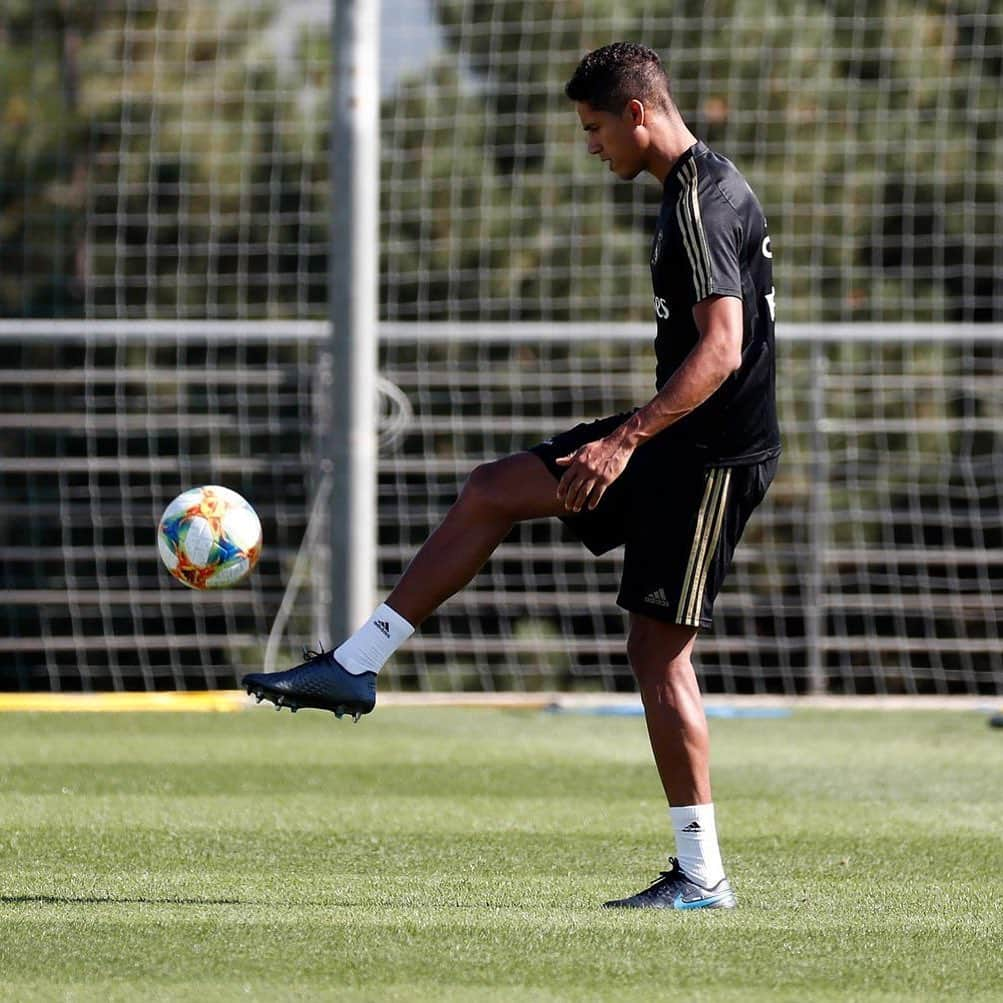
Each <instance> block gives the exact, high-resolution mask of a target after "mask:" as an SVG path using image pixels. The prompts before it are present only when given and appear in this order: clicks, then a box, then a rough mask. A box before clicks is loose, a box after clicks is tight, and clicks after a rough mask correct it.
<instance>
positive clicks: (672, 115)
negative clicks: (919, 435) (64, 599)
mask: <svg viewBox="0 0 1003 1003" xmlns="http://www.w3.org/2000/svg"><path fill="white" fill-rule="evenodd" d="M565 93H566V95H567V97H568V98H569V99H570V100H571V101H573V102H574V103H575V107H576V110H577V113H578V117H579V119H580V121H581V125H582V128H583V129H584V130H585V135H586V139H587V143H588V152H589V153H591V154H593V155H594V156H596V157H598V158H599V159H600V160H601V161H602V162H603V163H605V164H608V165H609V170H610V171H612V172H613V173H614V174H615V175H616V176H617V177H618V178H620V179H622V180H632V179H634V178H636V177H637V176H638V175H639V174H641V173H642V172H646V173H648V174H650V175H652V176H653V177H654V178H655V179H656V180H657V181H658V183H659V184H660V185H661V186H662V190H663V196H662V205H661V211H660V213H659V216H658V223H657V226H656V228H655V233H654V237H653V240H652V243H651V255H650V264H651V280H652V286H653V290H654V313H655V321H656V325H657V335H656V339H655V353H656V359H657V372H656V379H655V384H656V388H657V392H656V393H655V395H654V397H652V399H651V400H649V401H648V402H647V403H646V404H644V405H643V406H642V407H638V408H636V409H635V410H633V411H630V412H627V413H624V414H617V415H612V416H610V417H606V418H601V419H599V420H598V421H594V422H591V423H586V424H582V425H578V426H576V427H575V428H572V429H570V430H568V431H565V432H563V433H561V434H559V435H555V436H554V437H553V438H551V439H548V440H547V441H546V442H543V443H540V444H539V445H536V446H534V447H532V448H531V449H529V450H528V451H526V452H521V453H517V454H514V455H512V456H507V457H505V458H503V459H499V460H496V461H494V462H491V463H486V464H484V465H482V466H479V467H477V468H476V469H475V470H474V471H473V472H472V473H471V475H470V477H469V479H468V480H467V482H466V484H465V485H464V487H463V489H462V491H461V493H460V496H459V498H458V499H457V500H456V502H455V504H454V505H453V507H452V508H451V509H450V510H449V511H448V512H447V514H446V516H445V518H444V519H443V521H442V523H441V524H440V525H439V526H438V527H437V528H436V529H435V531H434V532H433V533H432V535H431V536H430V537H429V538H428V540H427V541H426V542H425V544H424V545H423V546H422V547H421V549H420V550H419V551H418V553H417V555H416V556H415V557H414V559H413V561H412V562H411V564H410V565H409V566H408V568H407V570H406V571H405V572H404V574H403V576H402V577H401V579H400V581H399V582H398V583H397V586H396V587H395V588H394V590H393V591H392V592H391V593H390V595H389V596H388V597H387V599H386V602H384V603H383V604H382V605H381V606H379V608H378V609H377V610H376V611H375V612H374V613H373V615H372V617H371V618H370V619H369V621H367V623H366V624H365V626H363V627H362V628H361V629H360V630H359V631H358V632H357V633H356V634H354V635H353V636H352V637H350V638H349V639H348V640H347V641H345V642H344V643H343V644H342V645H341V646H340V647H338V648H336V649H335V650H334V651H330V652H323V653H321V654H318V655H315V656H312V657H310V658H309V659H308V660H307V661H306V662H304V663H303V664H302V665H299V666H297V667H296V668H293V669H289V670H288V671H285V672H278V673H273V674H264V673H256V674H253V675H249V676H245V677H244V680H243V684H244V686H245V687H246V688H247V690H248V692H249V693H254V694H255V695H257V697H258V698H259V700H260V699H262V698H264V699H268V700H271V701H272V702H274V703H276V704H277V705H280V706H282V705H285V706H290V707H292V708H293V709H297V708H299V707H320V708H325V709H328V710H333V711H335V713H337V714H338V715H339V716H341V715H342V714H344V713H350V714H353V715H355V716H356V719H357V718H358V715H360V714H365V713H368V712H369V711H371V710H372V709H373V706H374V705H375V700H376V675H377V673H378V672H379V671H380V668H381V667H382V666H383V664H384V663H385V662H386V661H387V659H389V658H390V656H391V655H392V654H393V652H394V651H396V649H397V648H398V647H399V646H400V645H401V644H403V643H404V641H406V640H407V638H408V637H410V635H411V634H412V633H413V632H414V630H415V628H416V627H417V626H418V625H420V624H421V622H422V621H423V620H424V619H425V618H426V617H427V616H428V615H429V614H430V613H432V612H433V611H434V610H435V609H436V608H437V607H438V606H439V605H440V604H441V603H442V602H443V601H444V600H445V599H447V598H448V597H449V596H451V595H452V594H453V593H454V592H456V591H457V590H459V589H461V588H462V587H463V586H464V585H466V583H467V582H469V581H470V579H471V578H472V577H473V576H474V575H475V574H476V573H477V571H478V570H479V569H480V567H481V566H482V565H483V564H484V562H485V561H486V560H487V559H488V557H489V556H490V555H491V553H492V552H493V551H494V549H495V548H496V547H497V546H498V544H499V543H500V542H501V541H502V540H503V539H504V538H505V536H506V535H507V534H508V532H509V530H510V529H511V528H512V526H513V524H514V523H516V522H518V521H521V520H525V519H539V518H543V517H547V516H552V517H553V516H556V517H558V518H560V519H562V520H563V521H564V522H565V524H566V525H567V526H568V527H569V528H570V529H571V531H572V532H573V533H574V534H575V535H576V536H577V537H578V538H579V539H580V540H581V541H582V542H583V543H584V544H585V546H586V547H588V548H589V549H590V550H591V551H592V552H593V553H595V554H601V553H603V552H605V551H607V550H609V549H611V548H613V547H617V546H621V545H622V546H623V547H624V566H623V578H622V581H621V587H620V592H619V596H618V598H617V602H618V603H619V604H620V605H621V606H622V607H623V608H625V609H626V610H628V612H629V614H630V628H629V635H628V639H627V653H628V656H629V659H630V664H631V668H632V670H633V672H634V675H635V676H636V678H637V683H638V687H639V689H640V693H641V698H642V701H643V704H644V711H645V718H646V722H647V728H648V733H649V737H650V740H651V747H652V751H653V754H654V759H655V763H656V766H657V768H658V772H659V776H660V778H661V782H662V785H663V787H664V790H665V795H666V798H667V800H668V803H669V806H670V807H669V815H670V819H671V824H672V826H673V829H674V833H675V849H676V856H675V857H674V858H670V863H671V867H670V869H669V870H668V871H663V872H662V874H661V876H660V877H659V878H658V879H657V880H656V881H655V882H654V883H653V884H652V885H651V886H650V887H649V888H646V889H644V890H643V891H640V892H638V893H637V894H635V895H631V896H630V897H628V898H624V899H619V900H615V901H611V902H607V903H606V906H607V907H626V908H667V909H669V908H670V909H697V908H729V907H732V906H734V905H735V896H734V894H733V892H732V890H731V887H730V885H729V883H728V881H727V879H726V877H725V872H724V867H723V865H722V862H721V853H720V849H719V847H718V839H717V831H716V826H715V820H714V805H713V801H712V798H711V785H710V767H709V743H708V732H707V722H706V718H705V716H704V712H703V707H702V704H701V697H700V691H699V687H698V685H697V680H696V676H695V674H694V671H693V665H692V662H691V656H692V653H693V647H694V643H695V641H696V638H697V634H698V631H699V630H700V629H702V628H707V627H709V626H710V625H711V613H712V609H713V605H714V599H715V597H716V596H717V593H718V590H719V589H720V588H721V583H722V582H723V580H724V577H725V574H726V573H727V571H728V568H729V565H730V563H731V559H732V554H733V552H734V549H735V545H736V544H737V543H738V540H739V537H740V536H741V534H742V530H743V529H744V527H745V524H746V521H747V520H748V518H749V515H750V513H751V512H752V510H753V509H754V508H755V507H756V506H757V505H758V504H759V503H760V501H762V499H763V496H764V495H765V493H766V489H767V488H768V487H769V484H770V482H771V480H772V479H773V475H774V472H775V470H776V466H777V458H778V456H779V454H780V436H779V429H778V426H777V417H776V404H775V390H774V385H775V375H774V373H775V366H774V338H773V313H774V306H773V296H774V293H773V283H772V260H771V259H772V251H771V249H770V238H769V235H768V233H767V228H766V219H765V217H764V215H763V210H762V208H761V207H760V205H759V202H758V200H757V199H756V196H755V195H754V194H753V192H752V190H751V189H750V187H749V185H748V184H747V183H746V181H745V179H744V178H743V177H742V175H741V174H740V173H739V172H738V171H737V170H736V169H735V167H734V166H733V165H732V164H731V163H730V162H729V161H728V160H726V159H725V158H724V157H722V156H719V155H718V154H716V153H714V152H713V151H711V150H710V149H708V148H707V146H705V145H704V144H703V143H702V142H700V141H698V140H697V138H696V137H695V136H694V135H693V134H692V133H691V132H690V130H689V129H688V128H687V126H686V124H685V122H684V121H683V119H682V117H681V115H680V113H679V111H678V109H677V108H676V106H675V104H674V102H673V100H672V96H671V92H670V88H669V80H668V77H667V76H666V73H665V70H664V69H663V67H662V64H661V61H660V60H659V58H658V56H657V54H656V53H655V52H653V51H652V50H650V49H648V48H646V47H644V46H641V45H636V44H632V43H628V42H620V43H616V44H614V45H608V46H605V47H603V48H601V49H598V50H596V51H594V52H592V53H590V54H588V55H587V56H585V58H584V59H583V60H582V61H581V63H580V64H579V66H578V68H577V69H576V70H575V73H574V75H573V76H572V78H571V80H570V81H569V82H568V84H567V87H566V88H565Z"/></svg>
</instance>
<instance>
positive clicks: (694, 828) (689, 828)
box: [680, 819, 703, 832]
mask: <svg viewBox="0 0 1003 1003" xmlns="http://www.w3.org/2000/svg"><path fill="white" fill-rule="evenodd" d="M680 831H681V832H703V829H701V828H700V823H699V822H698V821H697V820H696V819H693V821H692V822H690V824H689V825H684V826H683V827H682V829H681V830H680Z"/></svg>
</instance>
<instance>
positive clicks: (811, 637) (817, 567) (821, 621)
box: [805, 338, 829, 695]
mask: <svg viewBox="0 0 1003 1003" xmlns="http://www.w3.org/2000/svg"><path fill="white" fill-rule="evenodd" d="M809 351H810V353H811V374H812V381H811V390H810V394H811V397H810V401H811V424H810V429H811V460H810V464H809V470H810V471H811V494H810V496H809V523H808V534H809V537H808V538H809V548H810V563H809V568H808V590H807V595H806V596H805V627H806V630H805V634H806V637H805V643H806V645H807V648H808V692H809V693H811V694H815V695H819V694H824V693H825V692H826V691H827V689H828V679H827V678H826V668H825V651H824V650H823V644H822V642H823V641H824V640H825V634H826V624H827V618H828V609H827V607H826V602H825V587H826V578H825V576H826V570H827V569H826V550H827V549H828V546H829V462H828V456H827V455H826V451H825V450H826V439H825V391H826V386H825V381H826V342H825V341H824V340H823V339H822V338H816V339H815V340H814V341H812V342H811V345H810V348H809Z"/></svg>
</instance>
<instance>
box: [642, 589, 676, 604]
mask: <svg viewBox="0 0 1003 1003" xmlns="http://www.w3.org/2000/svg"><path fill="white" fill-rule="evenodd" d="M644 601H645V602H646V603H651V605H652V606H671V605H672V603H670V602H669V597H668V596H667V595H666V594H665V589H655V591H654V592H652V593H651V594H650V595H646V596H645V597H644Z"/></svg>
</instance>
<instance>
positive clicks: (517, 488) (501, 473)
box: [460, 453, 562, 522]
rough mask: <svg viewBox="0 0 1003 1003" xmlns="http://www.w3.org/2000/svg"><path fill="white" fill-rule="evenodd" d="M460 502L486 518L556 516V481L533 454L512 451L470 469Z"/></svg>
mask: <svg viewBox="0 0 1003 1003" xmlns="http://www.w3.org/2000/svg"><path fill="white" fill-rule="evenodd" d="M460 503H461V504H463V505H464V506H465V507H468V508H472V509H473V510H474V511H476V512H478V513H479V514H482V515H483V516H485V517H491V516H493V517H496V518H505V519H508V520H509V521H511V522H519V521H520V520H523V519H538V518H541V517H543V516H548V515H557V514H559V513H560V512H561V511H562V508H561V505H560V503H559V502H558V501H557V482H556V481H555V480H554V478H553V476H552V475H551V473H550V471H549V470H547V468H546V466H544V464H543V463H541V462H540V460H539V459H538V458H537V457H536V456H534V455H533V454H532V453H513V454H512V455H511V456H505V457H503V458H502V459H500V460H492V461H490V462H489V463H482V464H480V465H479V466H477V467H474V469H473V470H472V471H471V472H470V476H469V477H468V478H467V481H466V483H465V484H464V485H463V490H462V491H461V492H460Z"/></svg>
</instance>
